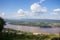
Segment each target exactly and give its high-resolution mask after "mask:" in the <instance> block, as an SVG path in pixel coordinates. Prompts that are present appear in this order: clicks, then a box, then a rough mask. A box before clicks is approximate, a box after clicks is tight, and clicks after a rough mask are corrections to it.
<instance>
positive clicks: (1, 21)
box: [0, 17, 5, 32]
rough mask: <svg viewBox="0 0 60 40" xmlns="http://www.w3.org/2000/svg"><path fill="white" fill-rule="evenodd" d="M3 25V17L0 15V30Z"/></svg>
mask: <svg viewBox="0 0 60 40" xmlns="http://www.w3.org/2000/svg"><path fill="white" fill-rule="evenodd" d="M4 25H5V21H4V19H3V18H1V17H0V32H1V31H2V29H3V28H4Z"/></svg>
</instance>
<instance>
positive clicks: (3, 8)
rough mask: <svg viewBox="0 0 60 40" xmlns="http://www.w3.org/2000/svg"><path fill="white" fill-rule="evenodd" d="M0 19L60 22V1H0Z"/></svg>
mask: <svg viewBox="0 0 60 40" xmlns="http://www.w3.org/2000/svg"><path fill="white" fill-rule="evenodd" d="M0 17H3V18H5V19H56V20H60V0H0Z"/></svg>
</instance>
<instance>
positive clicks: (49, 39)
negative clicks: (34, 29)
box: [0, 29, 60, 40]
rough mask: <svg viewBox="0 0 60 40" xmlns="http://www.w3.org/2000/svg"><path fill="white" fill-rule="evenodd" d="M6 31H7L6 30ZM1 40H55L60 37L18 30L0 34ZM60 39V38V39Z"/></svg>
mask: <svg viewBox="0 0 60 40" xmlns="http://www.w3.org/2000/svg"><path fill="white" fill-rule="evenodd" d="M5 30H6V29H5ZM0 34H2V35H0V40H54V39H58V38H59V36H57V35H53V34H49V35H47V34H37V35H35V34H33V33H30V32H21V31H16V30H10V29H9V30H8V32H7V31H3V32H0ZM59 39H60V38H59Z"/></svg>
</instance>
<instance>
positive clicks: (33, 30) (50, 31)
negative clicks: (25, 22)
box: [5, 24, 60, 33]
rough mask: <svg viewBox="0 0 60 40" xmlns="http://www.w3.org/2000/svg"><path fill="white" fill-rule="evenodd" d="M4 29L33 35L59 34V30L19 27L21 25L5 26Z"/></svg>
mask: <svg viewBox="0 0 60 40" xmlns="http://www.w3.org/2000/svg"><path fill="white" fill-rule="evenodd" d="M5 28H10V29H14V30H20V31H24V32H33V33H59V32H60V28H40V27H33V26H21V25H12V24H7V25H6V26H5Z"/></svg>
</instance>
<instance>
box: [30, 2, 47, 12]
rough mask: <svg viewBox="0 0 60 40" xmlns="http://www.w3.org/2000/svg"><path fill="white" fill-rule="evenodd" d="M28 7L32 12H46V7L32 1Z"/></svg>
mask: <svg viewBox="0 0 60 40" xmlns="http://www.w3.org/2000/svg"><path fill="white" fill-rule="evenodd" d="M30 9H31V11H32V12H33V13H45V12H47V8H46V7H42V6H41V5H40V4H39V3H33V4H32V5H31V6H30Z"/></svg>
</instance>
